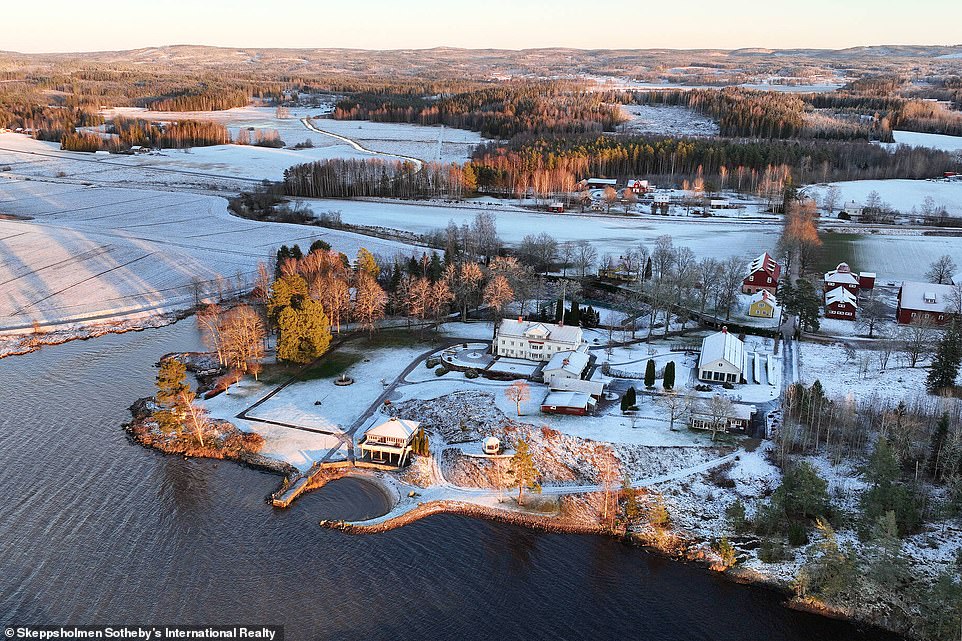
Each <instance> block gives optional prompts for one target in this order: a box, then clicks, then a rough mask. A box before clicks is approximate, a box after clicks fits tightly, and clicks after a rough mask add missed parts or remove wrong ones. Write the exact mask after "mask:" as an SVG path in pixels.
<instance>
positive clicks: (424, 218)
mask: <svg viewBox="0 0 962 641" xmlns="http://www.w3.org/2000/svg"><path fill="white" fill-rule="evenodd" d="M306 202H308V204H310V206H311V208H312V209H313V210H314V212H315V213H322V212H325V211H329V210H337V211H340V212H341V219H342V220H343V221H344V222H346V223H352V224H356V225H374V226H382V227H389V228H393V229H402V230H405V231H411V232H416V233H425V232H429V231H431V230H434V229H437V228H443V227H445V226H446V225H447V224H448V221H449V220H453V221H455V222H456V223H457V224H458V225H461V224H463V223H470V222H471V221H472V220H473V219H474V217H475V216H476V215H477V213H478V208H477V207H471V206H467V207H457V206H441V205H437V206H435V205H430V204H420V203H415V204H411V203H401V202H392V201H376V202H375V201H356V200H323V199H313V200H307V201H306ZM488 211H491V212H492V213H493V215H494V216H495V219H496V220H497V227H498V234H499V235H500V236H501V238H502V240H504V241H506V242H508V243H510V244H516V243H519V242H520V241H521V239H522V238H523V237H524V236H525V235H527V234H537V233H539V232H541V231H547V232H548V233H550V234H551V235H552V236H553V237H554V238H555V239H556V240H558V241H559V242H563V241H578V240H582V239H586V240H590V241H591V242H592V243H593V244H594V245H595V246H596V248H597V250H598V254H599V256H603V255H604V254H606V253H610V254H612V255H614V256H618V255H619V254H622V253H624V252H625V250H626V249H627V248H628V247H631V246H633V245H636V244H637V243H639V242H643V243H646V244H648V245H649V246H650V245H651V244H652V243H653V242H654V240H655V239H656V238H657V237H658V236H661V235H664V234H669V235H671V236H672V237H673V238H674V241H675V245H682V246H687V247H691V248H692V250H694V251H695V253H696V254H699V255H700V256H715V257H718V258H724V257H728V256H730V255H732V254H738V255H742V254H743V255H745V256H746V257H748V256H754V255H757V254H758V252H759V251H762V250H760V249H759V248H773V247H774V246H775V242H776V240H777V239H778V233H779V228H778V227H777V226H776V225H773V224H750V225H745V224H741V225H739V224H730V223H727V222H724V221H706V220H705V219H701V218H699V219H694V218H691V219H688V220H684V219H682V220H672V219H667V220H665V219H661V218H658V219H655V218H641V217H627V216H618V215H611V216H605V215H598V214H594V215H583V214H575V213H568V214H548V213H538V212H532V211H527V210H518V209H513V210H508V211H504V210H503V209H500V208H495V207H490V208H488Z"/></svg>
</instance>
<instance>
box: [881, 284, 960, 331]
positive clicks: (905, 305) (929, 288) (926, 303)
mask: <svg viewBox="0 0 962 641" xmlns="http://www.w3.org/2000/svg"><path fill="white" fill-rule="evenodd" d="M954 290H955V288H954V287H953V286H952V285H936V284H934V283H915V282H911V281H905V282H904V283H902V286H901V287H899V304H898V307H896V308H895V318H896V320H898V322H899V323H900V324H902V325H909V324H911V323H916V322H919V321H921V320H923V319H925V320H928V321H930V322H931V323H933V324H935V325H944V324H946V323H948V322H949V321H950V320H952V318H953V317H954V316H959V315H960V314H959V312H958V309H957V308H955V307H954V305H955V304H957V303H956V302H955V299H954Z"/></svg>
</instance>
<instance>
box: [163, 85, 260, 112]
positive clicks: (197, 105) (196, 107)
mask: <svg viewBox="0 0 962 641" xmlns="http://www.w3.org/2000/svg"><path fill="white" fill-rule="evenodd" d="M250 101H251V95H250V93H248V92H246V91H243V90H240V89H219V90H212V89H206V90H204V91H199V92H196V93H195V92H191V93H183V94H181V95H177V96H169V97H165V98H157V99H155V100H148V101H147V102H146V105H145V106H146V107H148V108H150V109H153V110H155V111H221V110H223V109H232V108H234V107H246V106H247V105H248V104H250Z"/></svg>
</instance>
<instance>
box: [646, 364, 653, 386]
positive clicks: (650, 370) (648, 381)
mask: <svg viewBox="0 0 962 641" xmlns="http://www.w3.org/2000/svg"><path fill="white" fill-rule="evenodd" d="M654 386H655V361H653V360H650V359H649V361H648V364H647V365H645V387H649V388H651V387H654Z"/></svg>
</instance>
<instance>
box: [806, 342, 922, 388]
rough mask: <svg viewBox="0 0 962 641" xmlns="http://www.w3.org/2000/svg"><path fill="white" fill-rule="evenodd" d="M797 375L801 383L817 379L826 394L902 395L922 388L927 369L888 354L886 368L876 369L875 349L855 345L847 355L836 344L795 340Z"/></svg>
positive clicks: (812, 381)
mask: <svg viewBox="0 0 962 641" xmlns="http://www.w3.org/2000/svg"><path fill="white" fill-rule="evenodd" d="M796 349H797V350H798V355H799V377H800V379H801V382H802V383H804V384H805V385H811V384H812V383H814V382H815V380H816V379H817V380H818V381H820V382H821V384H822V387H824V388H825V393H826V394H827V395H828V396H829V397H845V396H848V395H849V394H852V395H854V396H855V397H856V398H860V399H868V398H872V397H873V396H874V397H882V396H884V397H889V398H903V397H909V396H914V395H915V394H918V393H924V391H925V378H926V375H927V374H928V369H927V368H926V367H925V366H924V363H920V364H919V365H917V366H916V367H914V368H911V367H908V366H907V365H906V364H905V363H904V362H903V360H902V357H901V356H900V355H899V354H892V356H891V357H890V360H889V363H888V367H887V368H886V369H885V370H882V369H880V363H879V360H878V352H877V351H875V350H871V349H867V348H861V347H857V348H856V349H855V350H854V355H850V354H849V353H848V352H847V350H846V349H845V347H844V346H843V345H842V344H840V343H833V344H831V345H822V344H821V343H811V342H801V343H796Z"/></svg>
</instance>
